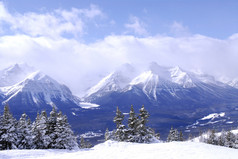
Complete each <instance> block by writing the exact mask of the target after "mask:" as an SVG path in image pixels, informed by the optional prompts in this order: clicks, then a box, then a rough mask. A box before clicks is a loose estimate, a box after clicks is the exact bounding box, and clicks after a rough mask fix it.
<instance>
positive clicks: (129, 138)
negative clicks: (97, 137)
mask: <svg viewBox="0 0 238 159" xmlns="http://www.w3.org/2000/svg"><path fill="white" fill-rule="evenodd" d="M139 112H140V113H139V114H138V115H137V114H136V113H135V111H134V108H133V105H132V106H131V110H130V113H129V118H128V124H127V127H126V126H125V125H124V124H123V120H124V115H123V113H122V112H121V111H120V110H119V108H118V107H117V110H116V116H115V118H114V120H113V121H114V123H115V124H116V129H114V130H113V131H111V132H109V131H108V129H107V130H106V132H105V140H109V139H111V140H116V141H126V142H138V143H149V142H152V141H154V140H155V139H159V136H160V135H159V133H157V134H155V132H154V130H153V129H152V128H150V127H148V126H146V124H147V122H148V118H149V113H148V111H147V110H146V109H145V107H144V106H142V108H141V109H140V110H139Z"/></svg>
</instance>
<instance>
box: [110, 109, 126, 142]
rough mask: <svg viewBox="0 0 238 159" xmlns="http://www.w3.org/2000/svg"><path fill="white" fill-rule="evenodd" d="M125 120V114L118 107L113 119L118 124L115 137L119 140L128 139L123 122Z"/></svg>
mask: <svg viewBox="0 0 238 159" xmlns="http://www.w3.org/2000/svg"><path fill="white" fill-rule="evenodd" d="M123 120H124V115H123V114H122V112H121V111H120V110H119V108H118V107H117V111H116V116H115V117H114V120H113V121H114V123H116V126H117V130H116V132H115V134H114V139H115V140H118V141H125V140H126V139H127V133H126V129H125V125H123V124H122V122H123Z"/></svg>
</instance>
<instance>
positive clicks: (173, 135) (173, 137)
mask: <svg viewBox="0 0 238 159" xmlns="http://www.w3.org/2000/svg"><path fill="white" fill-rule="evenodd" d="M171 141H179V133H178V130H177V129H173V126H172V127H171V129H170V131H169V135H168V137H167V142H171Z"/></svg>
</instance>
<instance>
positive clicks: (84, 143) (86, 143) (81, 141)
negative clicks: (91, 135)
mask: <svg viewBox="0 0 238 159" xmlns="http://www.w3.org/2000/svg"><path fill="white" fill-rule="evenodd" d="M79 147H80V148H81V149H85V148H91V147H92V145H91V144H90V143H88V142H86V141H85V140H84V138H83V137H82V136H81V138H80V146H79Z"/></svg>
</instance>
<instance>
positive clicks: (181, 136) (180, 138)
mask: <svg viewBox="0 0 238 159" xmlns="http://www.w3.org/2000/svg"><path fill="white" fill-rule="evenodd" d="M178 141H183V133H182V131H180V132H179V140H178Z"/></svg>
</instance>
